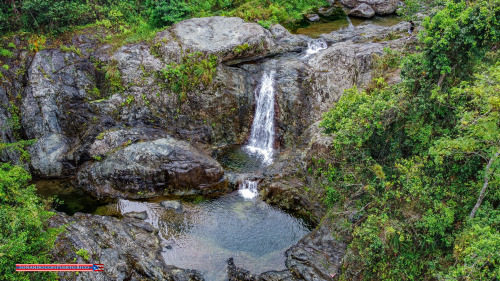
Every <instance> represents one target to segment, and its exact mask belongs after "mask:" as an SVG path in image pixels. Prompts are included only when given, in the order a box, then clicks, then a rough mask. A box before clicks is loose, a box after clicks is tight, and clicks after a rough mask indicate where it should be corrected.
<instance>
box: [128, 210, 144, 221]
mask: <svg viewBox="0 0 500 281" xmlns="http://www.w3.org/2000/svg"><path fill="white" fill-rule="evenodd" d="M124 216H125V217H130V218H135V219H139V220H147V219H148V213H147V212H146V211H143V212H130V213H126V214H124Z"/></svg>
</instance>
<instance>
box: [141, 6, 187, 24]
mask: <svg viewBox="0 0 500 281" xmlns="http://www.w3.org/2000/svg"><path fill="white" fill-rule="evenodd" d="M146 5H147V7H148V8H149V12H148V14H149V21H150V23H151V24H152V25H153V26H156V27H163V26H167V25H172V24H174V23H176V22H179V21H181V20H183V19H187V18H188V17H189V16H190V13H191V8H190V6H189V5H188V4H187V3H186V2H185V1H183V0H148V1H147V2H146Z"/></svg>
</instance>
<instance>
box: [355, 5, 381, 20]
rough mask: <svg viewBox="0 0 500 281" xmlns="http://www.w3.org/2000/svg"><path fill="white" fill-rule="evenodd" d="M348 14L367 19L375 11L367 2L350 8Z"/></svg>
mask: <svg viewBox="0 0 500 281" xmlns="http://www.w3.org/2000/svg"><path fill="white" fill-rule="evenodd" d="M349 15H350V16H356V17H360V18H367V19H369V18H371V17H373V16H374V15H375V11H374V10H373V9H372V7H370V6H369V5H368V4H365V3H361V4H359V5H358V6H357V7H356V8H354V9H352V10H351V11H350V12H349Z"/></svg>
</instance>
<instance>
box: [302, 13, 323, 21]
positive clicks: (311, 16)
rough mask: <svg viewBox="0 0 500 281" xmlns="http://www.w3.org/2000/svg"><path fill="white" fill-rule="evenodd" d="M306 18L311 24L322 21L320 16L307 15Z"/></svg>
mask: <svg viewBox="0 0 500 281" xmlns="http://www.w3.org/2000/svg"><path fill="white" fill-rule="evenodd" d="M304 17H305V18H306V19H307V20H308V21H310V22H317V21H319V20H320V18H319V16H318V14H305V15H304Z"/></svg>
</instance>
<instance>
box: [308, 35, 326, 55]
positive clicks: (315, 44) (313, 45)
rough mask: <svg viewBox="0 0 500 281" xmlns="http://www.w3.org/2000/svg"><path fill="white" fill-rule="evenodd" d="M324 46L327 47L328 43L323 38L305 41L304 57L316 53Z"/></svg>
mask: <svg viewBox="0 0 500 281" xmlns="http://www.w3.org/2000/svg"><path fill="white" fill-rule="evenodd" d="M326 48H328V44H327V43H326V41H325V39H323V38H319V39H311V40H310V41H309V42H307V50H306V54H305V56H304V57H308V56H310V55H313V54H316V53H317V52H319V51H321V50H324V49H326Z"/></svg>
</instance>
